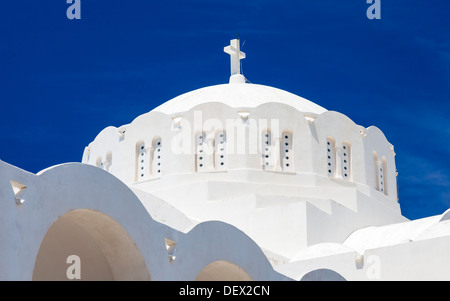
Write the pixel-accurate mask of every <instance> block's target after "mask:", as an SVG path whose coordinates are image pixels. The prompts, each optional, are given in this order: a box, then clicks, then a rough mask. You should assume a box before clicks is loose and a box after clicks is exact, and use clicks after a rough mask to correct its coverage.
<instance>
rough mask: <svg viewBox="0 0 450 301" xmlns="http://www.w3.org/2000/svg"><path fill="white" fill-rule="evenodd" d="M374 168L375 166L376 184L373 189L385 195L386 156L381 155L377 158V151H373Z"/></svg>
mask: <svg viewBox="0 0 450 301" xmlns="http://www.w3.org/2000/svg"><path fill="white" fill-rule="evenodd" d="M373 159H374V168H375V179H376V186H375V189H376V190H378V191H380V192H382V193H384V194H385V195H387V184H386V181H387V178H386V170H387V162H386V157H384V156H383V157H382V158H381V160H380V159H379V158H378V154H377V152H375V151H373Z"/></svg>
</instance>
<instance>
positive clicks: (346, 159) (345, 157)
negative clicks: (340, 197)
mask: <svg viewBox="0 0 450 301" xmlns="http://www.w3.org/2000/svg"><path fill="white" fill-rule="evenodd" d="M350 150H351V149H350V143H348V142H344V143H343V144H342V152H341V153H342V158H341V166H342V178H343V179H344V180H350V176H351V174H350V172H351V165H350V163H351V162H350V160H351V157H350V155H351V152H350Z"/></svg>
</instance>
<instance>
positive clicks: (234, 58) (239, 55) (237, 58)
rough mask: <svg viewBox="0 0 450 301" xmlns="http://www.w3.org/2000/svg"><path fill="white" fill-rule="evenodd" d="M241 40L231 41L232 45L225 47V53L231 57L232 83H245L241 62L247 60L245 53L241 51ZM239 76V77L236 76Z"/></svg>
mask: <svg viewBox="0 0 450 301" xmlns="http://www.w3.org/2000/svg"><path fill="white" fill-rule="evenodd" d="M239 44H240V40H239V39H234V40H231V41H230V45H229V46H226V47H224V49H223V51H224V52H226V53H228V54H229V55H230V63H231V77H230V83H232V82H245V79H244V77H243V76H242V75H241V60H242V59H245V53H244V52H242V51H241V50H240V45H239ZM236 75H237V76H236Z"/></svg>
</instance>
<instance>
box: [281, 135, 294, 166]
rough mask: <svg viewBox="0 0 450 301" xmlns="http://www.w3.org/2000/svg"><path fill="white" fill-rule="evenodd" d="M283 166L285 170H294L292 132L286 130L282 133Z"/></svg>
mask: <svg viewBox="0 0 450 301" xmlns="http://www.w3.org/2000/svg"><path fill="white" fill-rule="evenodd" d="M280 157H281V158H280V159H281V160H280V161H281V168H282V169H283V171H290V172H292V171H294V164H293V162H294V160H293V157H294V154H293V152H292V133H291V132H289V131H284V132H283V133H282V135H281V153H280Z"/></svg>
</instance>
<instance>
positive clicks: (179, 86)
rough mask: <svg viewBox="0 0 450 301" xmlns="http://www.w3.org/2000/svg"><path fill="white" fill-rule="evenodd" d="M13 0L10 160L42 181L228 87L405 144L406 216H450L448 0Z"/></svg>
mask: <svg viewBox="0 0 450 301" xmlns="http://www.w3.org/2000/svg"><path fill="white" fill-rule="evenodd" d="M380 3H381V19H380V20H369V19H368V18H367V17H366V10H367V8H368V7H369V6H370V5H369V4H367V3H366V0H341V1H336V0H321V1H313V0H310V1H302V0H297V1H272V0H258V1H256V0H246V1H221V0H220V1H211V0H210V1H206V0H203V1H197V0H191V1H153V0H146V1H144V0H142V1H137V0H128V1H124V0H122V1H118V0H109V1H108V0H81V20H69V19H68V18H67V16H66V10H67V8H68V7H69V4H67V3H66V1H65V0H46V1H42V0H41V1H38V0H34V1H31V0H21V1H3V2H2V4H1V7H0V70H1V72H0V76H1V78H0V101H1V109H0V128H1V129H2V131H1V132H2V134H1V137H2V138H1V139H0V159H1V160H3V161H5V162H8V163H10V164H13V165H15V166H18V167H20V168H22V169H25V170H28V171H31V172H33V173H36V172H38V171H40V170H42V169H44V168H47V167H49V166H53V165H56V164H60V163H65V162H79V161H81V157H82V153H83V149H84V147H85V146H86V145H88V144H89V143H90V142H91V141H92V140H93V139H94V138H95V136H96V135H97V134H98V133H99V132H100V131H101V130H102V129H104V128H105V127H107V126H110V125H113V126H121V125H123V124H127V123H130V122H131V121H132V120H133V119H134V118H135V117H137V116H139V115H141V114H143V113H146V112H148V111H150V110H152V109H153V108H154V107H156V106H158V105H160V104H161V103H163V102H165V101H167V100H169V99H171V98H173V97H175V96H177V95H179V94H182V93H185V92H188V91H191V90H194V89H197V88H201V87H205V86H210V85H215V84H222V83H226V82H227V81H228V77H229V56H228V55H227V54H225V53H223V47H224V46H226V45H228V43H229V41H230V40H231V39H233V38H236V37H237V36H238V35H239V36H240V37H241V41H242V42H244V41H245V44H244V45H243V49H242V50H243V51H244V52H246V54H247V58H246V59H245V60H244V61H243V72H244V75H245V76H246V77H247V78H248V79H249V80H250V81H251V82H252V83H258V84H263V85H268V86H273V87H277V88H280V89H284V90H287V91H289V92H292V93H294V94H297V95H300V96H302V97H304V98H306V99H309V100H311V101H313V102H315V103H317V104H319V105H321V106H323V107H324V108H326V109H328V110H333V111H338V112H341V113H343V114H345V115H347V116H349V117H350V118H351V119H352V120H353V121H354V122H355V123H357V124H360V125H362V126H365V127H368V126H371V125H375V126H377V127H379V128H380V129H381V130H382V131H383V132H384V133H385V135H386V137H387V138H388V140H389V141H390V142H391V143H392V144H393V145H394V147H395V152H396V153H397V156H396V164H397V169H398V172H399V177H398V184H399V198H400V205H401V208H402V212H403V214H404V215H405V216H406V217H408V218H410V219H416V218H421V217H426V216H430V215H436V214H441V213H443V212H444V211H445V210H446V209H448V208H450V176H449V175H450V144H449V142H448V141H450V120H449V118H448V115H449V113H450V103H449V96H450V85H449V83H450V19H449V18H448V14H449V11H450V2H449V1H448V0H432V1H424V0H422V1H417V0H411V1H406V0H396V1H393V0H380Z"/></svg>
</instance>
